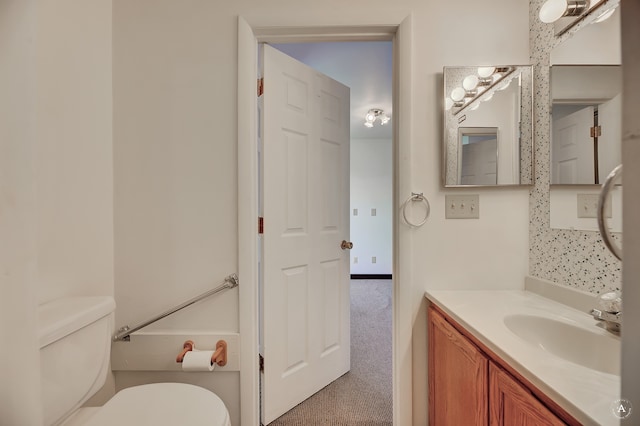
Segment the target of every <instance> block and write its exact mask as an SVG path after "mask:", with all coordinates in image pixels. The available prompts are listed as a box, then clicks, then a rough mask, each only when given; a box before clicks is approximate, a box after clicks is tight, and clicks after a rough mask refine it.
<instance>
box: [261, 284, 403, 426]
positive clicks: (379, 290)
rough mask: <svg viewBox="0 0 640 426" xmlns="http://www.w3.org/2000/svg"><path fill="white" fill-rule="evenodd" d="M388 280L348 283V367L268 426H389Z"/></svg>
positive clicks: (389, 293)
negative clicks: (333, 380)
mask: <svg viewBox="0 0 640 426" xmlns="http://www.w3.org/2000/svg"><path fill="white" fill-rule="evenodd" d="M392 424H393V397H392V375H391V281H390V280H352V281H351V371H349V372H348V373H347V374H345V375H344V376H342V377H340V378H339V379H338V380H336V381H335V382H333V383H331V384H330V385H328V386H327V387H325V388H324V389H322V390H321V391H319V392H318V393H316V394H315V395H313V396H312V397H311V398H309V399H307V400H306V401H304V402H303V403H301V404H299V405H297V406H296V407H294V408H293V409H292V410H291V411H289V412H287V413H286V414H284V415H282V416H281V417H279V418H278V419H276V420H274V421H273V422H271V423H270V426H314V425H331V426H338V425H340V426H391V425H392Z"/></svg>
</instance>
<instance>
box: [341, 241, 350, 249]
mask: <svg viewBox="0 0 640 426" xmlns="http://www.w3.org/2000/svg"><path fill="white" fill-rule="evenodd" d="M340 248H341V249H342V250H351V249H352V248H353V243H352V242H351V241H347V240H342V243H340Z"/></svg>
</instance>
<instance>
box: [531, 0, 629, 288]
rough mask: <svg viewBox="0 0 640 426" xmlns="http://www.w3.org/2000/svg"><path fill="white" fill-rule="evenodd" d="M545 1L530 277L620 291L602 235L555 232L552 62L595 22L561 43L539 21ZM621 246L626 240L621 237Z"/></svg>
mask: <svg viewBox="0 0 640 426" xmlns="http://www.w3.org/2000/svg"><path fill="white" fill-rule="evenodd" d="M543 3H544V0H531V1H530V3H529V5H530V6H529V14H530V15H529V37H530V41H529V43H530V60H531V64H532V65H533V66H534V93H535V95H534V97H535V113H534V120H535V124H534V126H535V127H534V131H535V133H534V141H535V168H534V170H535V180H534V186H533V187H532V189H531V193H530V196H529V211H530V214H529V273H530V275H531V276H533V277H537V278H541V279H544V280H548V281H552V282H555V283H558V284H564V285H567V286H570V287H573V288H577V289H580V290H584V291H589V292H592V293H602V292H605V291H610V290H613V289H619V288H620V285H621V267H622V264H621V262H620V261H618V260H617V259H616V258H615V257H614V256H613V255H612V254H611V253H609V251H608V249H607V248H606V247H605V246H604V244H603V242H602V238H601V236H600V234H599V233H598V232H593V231H575V230H560V229H551V226H550V211H549V209H550V202H549V194H550V191H549V182H550V154H549V152H550V150H549V147H550V139H551V136H550V135H551V133H550V111H549V108H550V99H549V63H550V62H549V57H550V53H551V50H552V49H553V47H554V46H556V45H557V44H559V43H562V42H563V41H564V40H565V39H567V38H569V37H571V36H572V35H573V34H575V32H577V31H580V28H581V27H583V26H585V25H590V23H591V22H590V21H592V20H593V19H594V17H590V18H587V19H585V20H583V21H582V22H581V23H579V24H578V25H576V26H575V27H573V28H572V29H571V30H569V31H568V32H566V33H565V34H563V35H562V36H561V37H555V36H554V34H553V25H550V24H544V23H542V22H540V20H539V19H538V11H539V10H540V7H541V6H542V4H543ZM617 239H618V244H619V243H620V241H619V240H620V236H619V235H618V236H617Z"/></svg>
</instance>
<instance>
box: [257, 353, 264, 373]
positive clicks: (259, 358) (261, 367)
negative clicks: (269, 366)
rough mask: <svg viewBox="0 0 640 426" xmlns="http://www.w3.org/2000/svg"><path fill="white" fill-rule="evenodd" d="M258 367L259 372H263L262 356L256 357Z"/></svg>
mask: <svg viewBox="0 0 640 426" xmlns="http://www.w3.org/2000/svg"><path fill="white" fill-rule="evenodd" d="M258 367H259V368H260V371H261V372H262V371H264V357H263V356H262V355H258Z"/></svg>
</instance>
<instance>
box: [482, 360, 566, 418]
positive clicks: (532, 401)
mask: <svg viewBox="0 0 640 426" xmlns="http://www.w3.org/2000/svg"><path fill="white" fill-rule="evenodd" d="M489 389H490V393H489V416H490V425H491V426H498V425H500V426H556V425H564V424H565V423H563V422H562V421H560V419H559V418H558V417H556V415H555V414H553V413H552V412H551V411H549V409H548V408H547V407H545V406H544V405H543V404H542V403H541V402H540V401H538V400H537V399H536V398H535V397H534V396H533V395H532V394H531V392H529V390H527V389H526V388H525V387H524V386H522V385H521V384H520V383H519V382H517V381H516V380H515V379H514V378H512V377H511V376H510V375H509V374H508V373H506V372H505V371H503V370H502V369H501V368H500V367H498V366H497V365H495V364H494V363H493V362H490V363H489Z"/></svg>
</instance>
